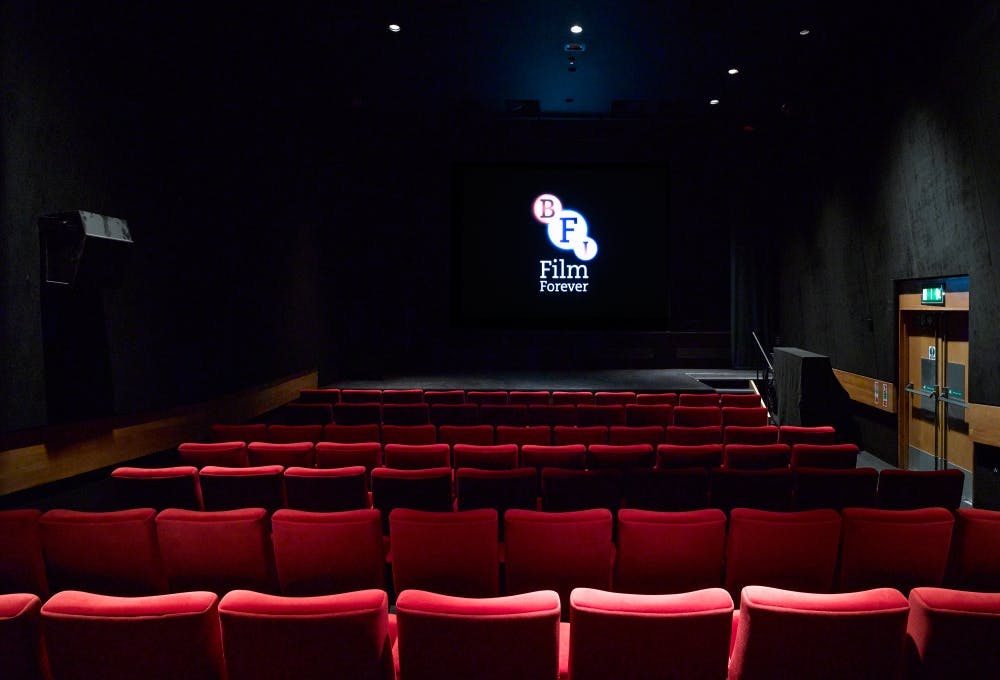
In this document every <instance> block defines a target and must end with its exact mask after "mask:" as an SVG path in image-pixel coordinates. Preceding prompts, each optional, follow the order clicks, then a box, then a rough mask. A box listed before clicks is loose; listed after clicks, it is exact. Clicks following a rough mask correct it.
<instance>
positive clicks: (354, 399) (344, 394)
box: [340, 389, 382, 404]
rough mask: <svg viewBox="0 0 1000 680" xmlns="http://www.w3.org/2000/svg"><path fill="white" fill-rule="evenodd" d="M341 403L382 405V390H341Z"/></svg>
mask: <svg viewBox="0 0 1000 680" xmlns="http://www.w3.org/2000/svg"><path fill="white" fill-rule="evenodd" d="M340 401H342V402H344V403H347V404H381V403H382V390H372V389H346V390H341V391H340Z"/></svg>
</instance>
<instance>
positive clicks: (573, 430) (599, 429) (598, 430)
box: [552, 425, 608, 446]
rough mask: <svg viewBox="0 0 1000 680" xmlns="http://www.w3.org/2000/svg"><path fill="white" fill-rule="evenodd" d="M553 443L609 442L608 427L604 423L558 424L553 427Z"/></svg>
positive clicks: (558, 444) (563, 444)
mask: <svg viewBox="0 0 1000 680" xmlns="http://www.w3.org/2000/svg"><path fill="white" fill-rule="evenodd" d="M552 443H553V444H554V445H555V446H570V445H573V444H579V445H582V446H590V445H591V444H607V443H608V428H607V427H605V426H604V425H590V426H587V427H567V426H566V425H556V426H555V427H553V428H552Z"/></svg>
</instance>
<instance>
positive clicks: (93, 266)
mask: <svg viewBox="0 0 1000 680" xmlns="http://www.w3.org/2000/svg"><path fill="white" fill-rule="evenodd" d="M38 232H39V236H40V238H41V249H42V253H41V254H42V279H43V280H44V281H45V282H46V283H49V284H53V285H60V286H75V285H80V284H83V283H91V284H96V285H104V286H111V285H115V284H117V283H119V282H120V280H121V276H122V272H123V271H124V269H125V266H124V265H125V263H126V261H127V258H128V257H129V253H130V252H131V249H132V234H131V232H130V231H129V228H128V223H127V222H126V221H125V220H123V219H119V218H117V217H107V216H106V215H98V214H96V213H92V212H86V211H85V210H73V211H70V212H60V213H52V214H49V215H43V216H41V217H40V218H38Z"/></svg>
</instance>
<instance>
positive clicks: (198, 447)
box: [177, 441, 247, 468]
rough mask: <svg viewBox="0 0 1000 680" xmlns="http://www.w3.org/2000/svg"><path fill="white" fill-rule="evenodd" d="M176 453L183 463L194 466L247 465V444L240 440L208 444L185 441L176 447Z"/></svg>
mask: <svg viewBox="0 0 1000 680" xmlns="http://www.w3.org/2000/svg"><path fill="white" fill-rule="evenodd" d="M177 453H179V454H180V456H181V460H182V461H184V464H185V465H193V466H195V467H196V468H203V467H205V466H206V465H220V466H224V467H246V466H247V445H246V443H245V442H242V441H232V442H214V443H210V444H204V443H201V442H185V443H183V444H181V445H180V446H178V447H177Z"/></svg>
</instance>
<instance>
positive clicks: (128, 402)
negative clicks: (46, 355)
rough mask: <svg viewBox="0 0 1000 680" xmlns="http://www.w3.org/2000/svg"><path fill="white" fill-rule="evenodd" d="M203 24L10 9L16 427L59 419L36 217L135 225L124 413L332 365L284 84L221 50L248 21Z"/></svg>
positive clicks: (1, 407)
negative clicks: (63, 215) (51, 415)
mask: <svg viewBox="0 0 1000 680" xmlns="http://www.w3.org/2000/svg"><path fill="white" fill-rule="evenodd" d="M164 7H165V6H164ZM195 18H196V17H192V16H190V15H189V14H188V13H187V12H177V11H174V12H166V11H161V10H158V9H156V8H147V9H145V10H141V9H140V8H139V5H136V4H134V3H72V4H71V3H34V2H30V3H29V2H13V3H3V5H2V14H0V44H2V55H0V58H2V71H0V82H2V83H3V99H2V103H0V104H2V111H3V127H2V130H0V135H2V144H3V161H2V162H3V166H2V176H0V190H2V195H0V210H2V212H0V229H2V242H3V247H2V249H0V277H2V297H0V309H2V313H0V349H2V351H0V353H2V356H3V369H2V370H0V430H14V429H20V428H28V427H34V426H38V425H41V424H44V423H45V421H46V403H45V374H44V361H43V350H42V347H43V341H42V340H43V339H42V321H41V319H42V310H41V299H40V283H39V244H38V233H37V228H36V219H37V217H38V216H39V215H41V214H45V213H49V212H55V211H61V210H72V209H85V210H90V211H93V212H97V213H101V214H106V215H112V216H116V217H121V218H125V219H127V220H128V222H129V226H130V228H131V231H132V234H133V237H134V240H135V246H134V248H133V253H132V258H131V262H130V265H129V267H128V268H127V270H126V272H125V276H124V281H123V283H122V285H121V286H120V287H119V288H117V289H112V290H107V291H106V292H105V293H104V294H103V312H104V325H105V330H106V346H105V348H104V349H103V351H105V352H107V353H108V361H109V364H110V367H111V373H112V377H111V380H112V384H113V388H114V394H113V404H112V405H110V406H112V407H113V409H114V411H115V412H116V413H120V414H128V413H136V412H142V411H145V410H149V409H158V408H163V407H167V406H172V405H177V404H188V403H194V402H198V401H201V400H204V399H208V398H212V397H215V396H218V395H221V394H226V393H229V392H232V391H236V390H239V389H243V388H245V387H249V386H252V385H259V384H262V383H265V382H268V381H271V380H274V379H277V378H279V377H282V376H287V375H290V374H292V373H296V372H299V371H304V370H309V369H312V368H315V367H316V366H317V364H318V359H317V356H318V352H319V345H320V342H321V339H320V337H319V333H318V329H319V328H320V327H321V323H320V322H319V315H318V313H317V310H319V309H321V308H322V304H321V302H320V294H321V290H320V286H319V285H318V283H317V281H318V266H319V260H320V258H321V254H320V253H319V252H318V251H317V249H316V248H315V242H316V239H315V228H316V223H315V219H314V214H313V208H314V205H313V204H312V201H311V200H307V196H306V194H308V193H309V192H311V191H312V186H313V185H312V184H311V183H310V182H309V181H308V178H304V177H303V173H304V172H305V170H304V168H303V167H302V166H301V165H300V164H298V163H297V162H292V159H293V157H294V154H295V151H294V144H293V141H294V140H293V139H292V138H291V133H290V132H289V130H290V129H291V126H290V125H289V122H290V121H289V119H288V116H287V114H286V113H285V112H284V111H283V110H282V108H281V107H282V104H281V102H282V98H281V97H280V96H274V95H275V93H274V92H273V91H272V90H271V88H270V84H271V82H270V81H273V80H274V79H275V75H274V74H271V73H269V72H268V71H267V70H266V63H267V62H266V59H265V56H266V55H265V54H264V53H261V52H258V49H259V48H260V45H259V44H256V45H253V46H251V45H250V44H249V41H246V42H244V41H240V40H238V39H234V40H227V41H225V42H223V41H220V40H217V38H218V37H219V31H222V30H223V29H225V30H227V31H228V30H231V31H234V35H236V36H238V35H239V26H238V25H237V24H238V20H233V19H231V18H230V19H229V20H227V22H226V24H225V25H224V26H223V25H222V24H218V25H213V24H212V23H211V22H199V21H195V20H194V19H195ZM182 29H183V30H182ZM180 34H183V35H184V41H183V44H179V43H177V42H176V41H177V36H178V35H180ZM251 74H252V76H253V78H252V79H251V78H250V76H251ZM98 311H100V306H98ZM81 341H82V340H81ZM95 344H96V347H95V349H94V351H100V347H99V345H100V343H99V342H97V343H95ZM83 396H84V399H85V397H86V395H83ZM90 410H92V409H90ZM79 413H81V414H87V415H91V413H89V412H88V407H87V405H86V404H85V403H81V405H80V411H79ZM70 419H72V418H71V416H70Z"/></svg>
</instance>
